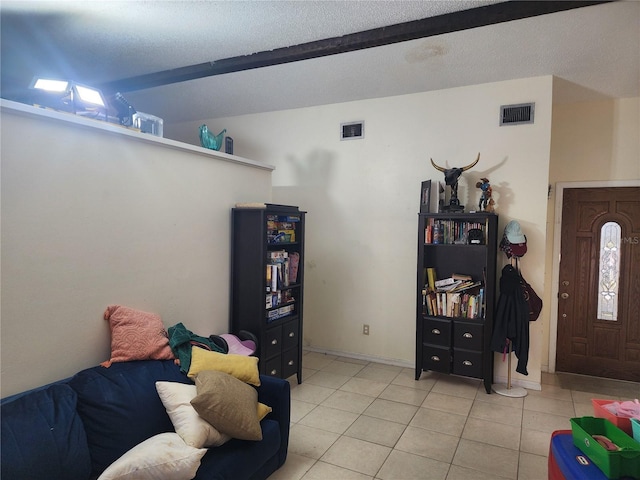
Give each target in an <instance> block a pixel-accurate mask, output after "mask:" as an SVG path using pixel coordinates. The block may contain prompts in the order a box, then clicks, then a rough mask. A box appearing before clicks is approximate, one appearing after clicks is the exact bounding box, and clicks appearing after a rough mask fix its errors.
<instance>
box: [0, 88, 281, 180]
mask: <svg viewBox="0 0 640 480" xmlns="http://www.w3.org/2000/svg"><path fill="white" fill-rule="evenodd" d="M0 111H1V112H2V113H5V112H11V113H13V114H19V115H23V116H26V117H30V116H31V117H38V118H41V119H50V120H53V121H60V122H67V123H68V124H71V125H75V126H78V127H81V128H92V129H96V130H101V131H103V132H106V133H110V134H115V135H124V136H125V137H128V138H130V139H131V140H134V141H140V142H144V143H152V144H155V145H158V146H161V147H164V148H168V149H173V150H181V151H185V152H191V153H194V154H197V155H201V156H204V157H207V158H210V159H212V160H218V161H222V162H230V163H235V164H240V165H245V166H247V167H253V168H258V169H262V170H269V171H273V170H275V167H274V166H273V165H269V164H266V163H262V162H258V161H256V160H250V159H248V158H243V157H239V156H236V155H229V154H228V153H224V152H218V151H215V150H209V149H206V148H203V147H200V146H197V145H191V144H188V143H184V142H178V141H176V140H171V139H168V138H163V137H156V136H155V135H151V134H148V133H142V132H139V131H137V130H134V129H129V128H127V127H123V126H120V125H116V124H114V123H108V122H104V121H101V120H93V119H90V118H84V117H79V116H77V115H75V114H73V113H67V112H60V111H57V110H51V109H48V108H41V107H35V106H33V105H27V104H24V103H18V102H13V101H11V100H5V99H0Z"/></svg>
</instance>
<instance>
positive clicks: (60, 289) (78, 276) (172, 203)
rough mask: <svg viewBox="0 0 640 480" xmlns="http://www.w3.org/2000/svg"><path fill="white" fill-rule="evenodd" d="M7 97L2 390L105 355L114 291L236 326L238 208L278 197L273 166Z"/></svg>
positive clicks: (205, 321) (214, 324) (167, 320)
mask: <svg viewBox="0 0 640 480" xmlns="http://www.w3.org/2000/svg"><path fill="white" fill-rule="evenodd" d="M11 105H12V104H11V102H4V101H3V102H2V119H1V121H2V122H1V123H2V125H1V134H2V146H1V161H2V164H1V165H2V169H1V173H2V191H1V195H2V197H1V200H2V203H1V208H2V210H1V214H2V217H1V219H2V225H1V234H2V237H1V240H2V243H1V247H2V257H1V260H2V304H1V308H2V311H1V313H2V327H1V336H2V338H1V354H2V357H1V362H2V375H1V377H2V396H7V395H10V394H12V393H16V392H19V391H22V390H25V389H27V388H31V387H34V386H37V385H41V384H45V383H48V382H51V381H55V380H58V379H61V378H65V377H67V376H69V375H71V374H73V373H75V372H77V371H78V370H80V369H82V368H86V367H90V366H94V365H97V364H98V363H100V362H102V361H104V360H107V359H108V358H109V352H110V350H109V346H110V334H109V328H108V324H107V322H106V321H104V320H103V319H102V314H103V311H104V309H105V307H106V306H107V305H109V304H121V305H127V306H130V307H133V308H138V309H141V310H145V311H149V312H155V313H158V314H160V315H161V316H162V319H163V321H164V324H165V326H167V327H169V326H171V325H174V324H176V323H178V322H183V323H184V324H185V326H187V328H189V329H190V330H192V331H194V332H195V333H198V334H201V335H209V334H211V333H224V332H227V331H228V328H229V327H228V325H229V323H228V320H229V319H228V315H229V314H228V312H229V308H228V305H229V247H230V245H229V244H230V241H229V240H230V208H231V207H232V206H233V205H234V204H235V202H237V201H248V200H260V201H269V200H270V199H271V173H272V169H271V167H270V166H269V165H266V164H263V163H260V162H252V161H243V160H242V159H236V158H232V157H230V156H226V155H224V154H218V153H214V152H210V151H205V150H203V149H200V148H193V147H192V146H190V145H184V146H183V145H181V144H179V143H178V142H175V141H169V140H162V139H161V140H159V141H156V139H155V137H150V136H148V135H144V134H139V133H131V132H130V131H124V130H122V129H120V128H118V127H115V126H109V125H106V124H104V123H103V122H100V123H95V122H92V121H80V120H78V119H77V117H75V116H72V115H65V114H58V113H47V112H45V113H40V112H42V111H40V110H37V109H35V108H32V107H26V106H20V105H17V104H13V106H11ZM33 112H35V113H33ZM93 125H97V127H96V126H93Z"/></svg>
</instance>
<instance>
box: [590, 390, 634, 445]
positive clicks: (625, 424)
mask: <svg viewBox="0 0 640 480" xmlns="http://www.w3.org/2000/svg"><path fill="white" fill-rule="evenodd" d="M615 401H616V400H597V399H595V398H594V399H592V400H591V403H592V404H593V416H594V417H599V418H606V419H607V420H609V421H610V422H611V423H613V424H614V425H615V426H616V427H618V428H619V429H620V430H622V431H623V432H624V433H626V434H627V435H629V436H631V435H632V433H631V419H630V418H628V417H618V416H617V415H614V414H613V413H611V412H610V411H609V410H607V409H606V408H604V406H605V405H606V404H608V403H613V402H615Z"/></svg>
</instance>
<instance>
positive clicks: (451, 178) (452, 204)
mask: <svg viewBox="0 0 640 480" xmlns="http://www.w3.org/2000/svg"><path fill="white" fill-rule="evenodd" d="M479 160H480V153H478V157H477V158H476V159H475V161H473V162H471V163H470V164H469V165H467V166H466V167H455V168H444V167H440V166H438V165H436V164H435V162H434V161H433V158H432V159H431V165H433V168H435V169H436V170H438V171H440V172H442V173H444V183H446V184H447V185H449V186H450V187H451V200H450V201H449V207H448V208H447V207H444V208H445V209H446V210H450V211H463V210H464V206H461V205H460V200H458V179H459V178H460V175H462V172H466V171H467V170H469V169H470V168H472V167H473V166H475V164H476V163H478V161H479Z"/></svg>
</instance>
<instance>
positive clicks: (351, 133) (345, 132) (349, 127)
mask: <svg viewBox="0 0 640 480" xmlns="http://www.w3.org/2000/svg"><path fill="white" fill-rule="evenodd" d="M360 138H364V122H349V123H341V124H340V140H358V139H360Z"/></svg>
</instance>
